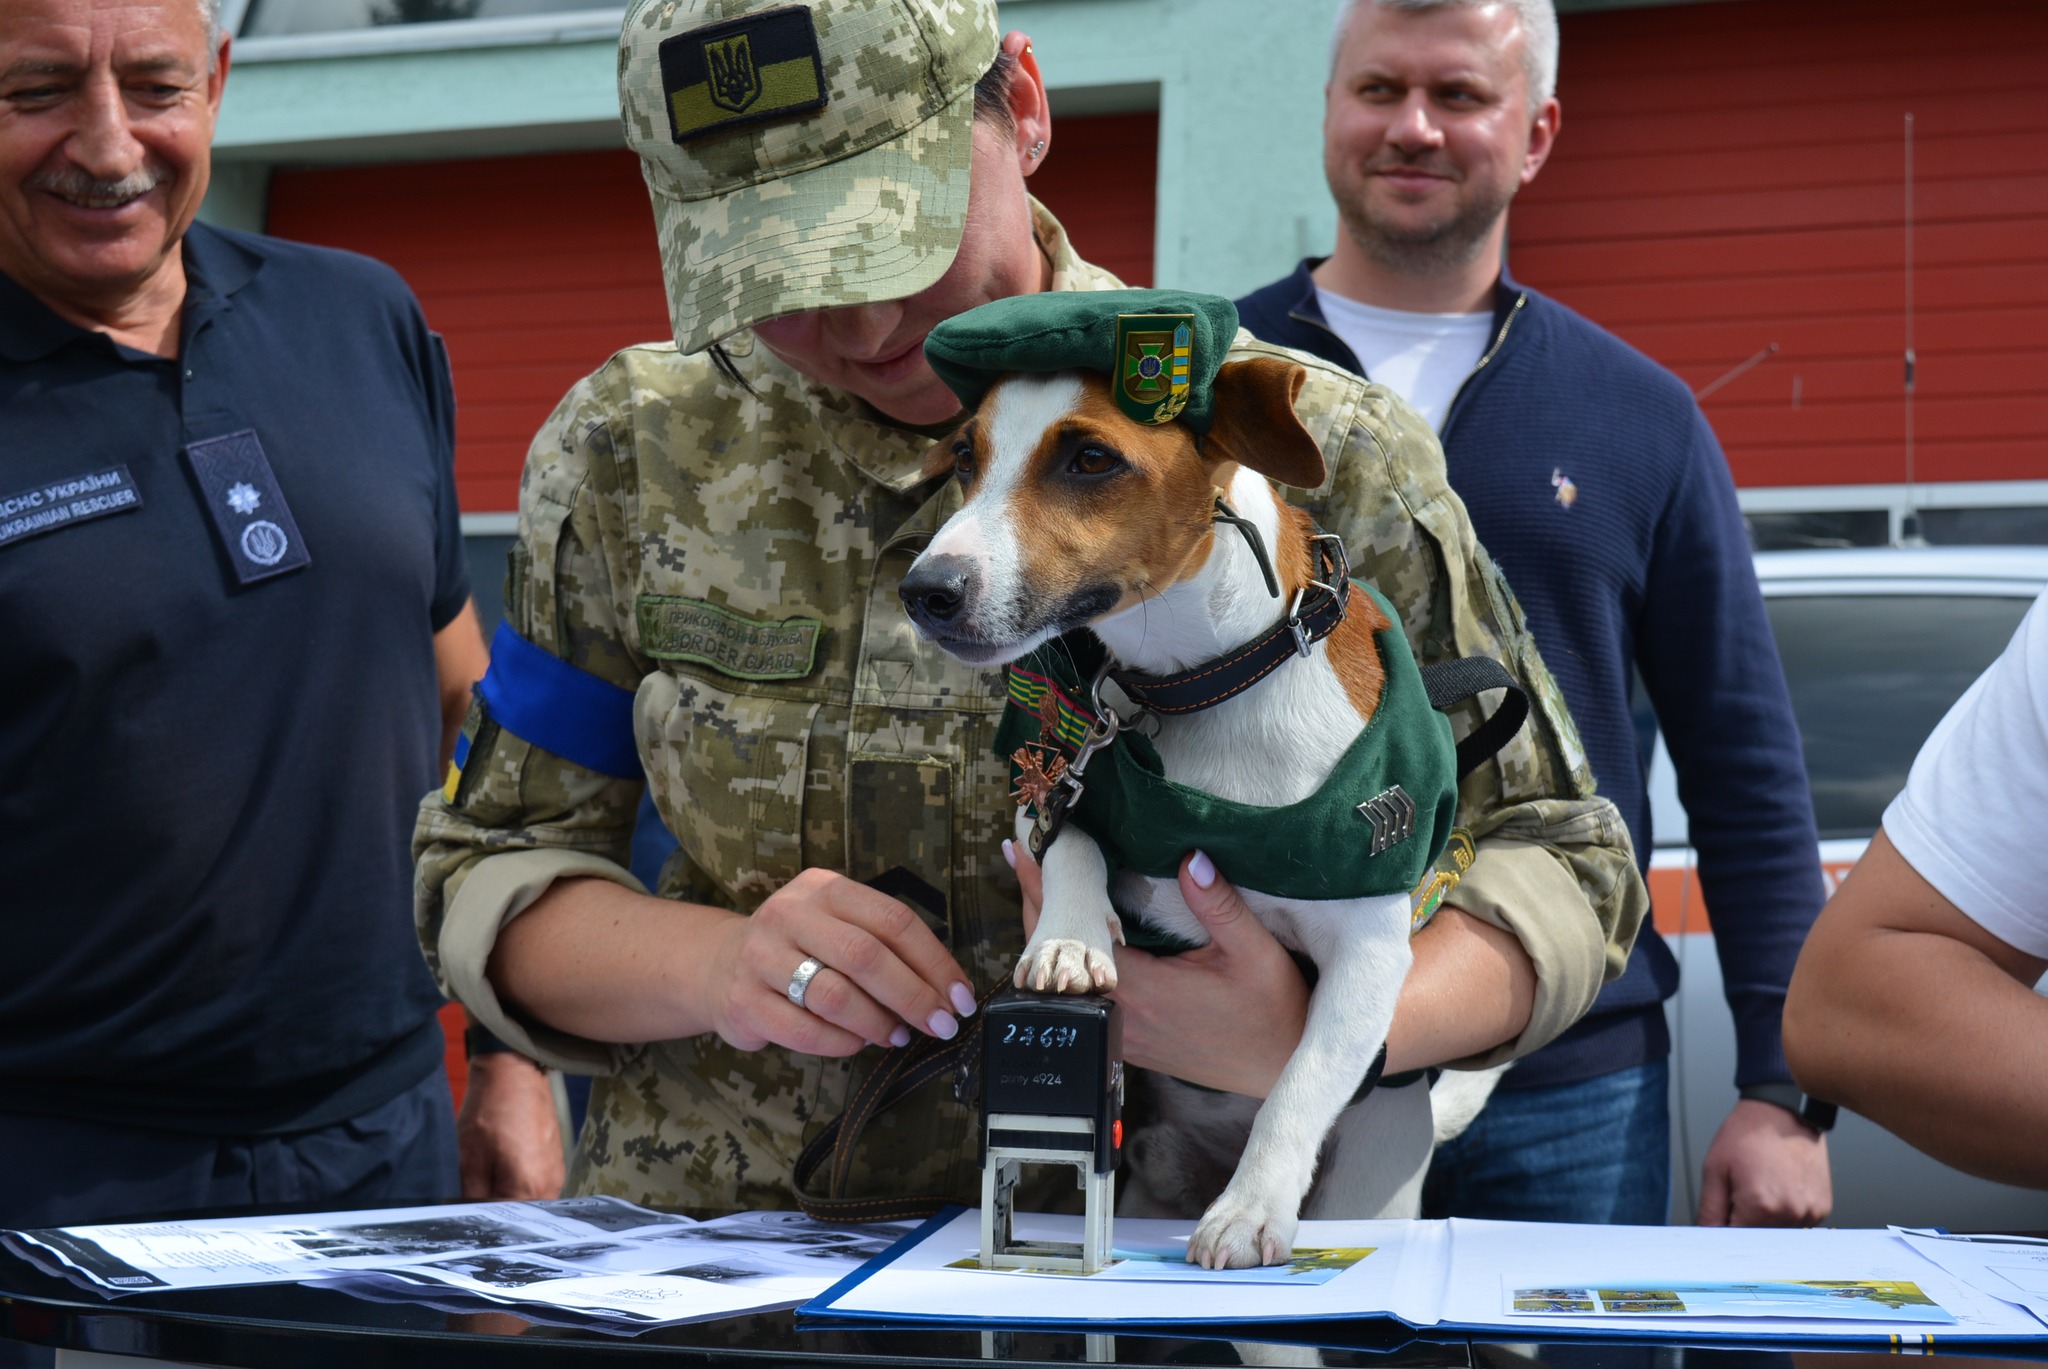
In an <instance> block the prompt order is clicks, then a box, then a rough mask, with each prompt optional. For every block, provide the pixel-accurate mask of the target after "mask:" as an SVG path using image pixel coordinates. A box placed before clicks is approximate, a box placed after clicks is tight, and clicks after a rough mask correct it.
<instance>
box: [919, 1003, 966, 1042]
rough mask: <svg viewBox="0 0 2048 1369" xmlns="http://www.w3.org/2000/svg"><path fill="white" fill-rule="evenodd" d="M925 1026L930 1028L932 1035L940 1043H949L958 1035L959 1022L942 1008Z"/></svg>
mask: <svg viewBox="0 0 2048 1369" xmlns="http://www.w3.org/2000/svg"><path fill="white" fill-rule="evenodd" d="M925 1025H926V1026H927V1027H930V1028H931V1032H932V1035H933V1036H936V1037H938V1038H939V1040H941V1041H951V1040H952V1039H953V1038H954V1037H956V1036H958V1035H959V1034H960V1020H959V1019H958V1018H956V1017H954V1016H953V1014H951V1013H949V1012H947V1011H945V1010H944V1009H943V1008H942V1009H940V1010H938V1011H937V1012H934V1013H933V1014H932V1016H931V1020H930V1021H929V1022H927V1023H925Z"/></svg>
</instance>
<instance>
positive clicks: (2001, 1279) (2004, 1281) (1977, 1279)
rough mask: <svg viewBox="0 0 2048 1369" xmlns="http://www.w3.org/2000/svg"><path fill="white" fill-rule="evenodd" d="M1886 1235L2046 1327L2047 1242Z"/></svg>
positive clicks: (1897, 1230) (1902, 1232)
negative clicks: (2040, 1321)
mask: <svg viewBox="0 0 2048 1369" xmlns="http://www.w3.org/2000/svg"><path fill="white" fill-rule="evenodd" d="M1892 1231H1893V1233H1894V1234H1896V1235H1897V1236H1898V1237H1899V1239H1901V1240H1903V1241H1904V1242H1906V1244H1907V1245H1910V1246H1911V1247H1913V1249H1914V1250H1916V1251H1918V1252H1920V1253H1921V1254H1922V1255H1925V1256H1926V1257H1927V1258H1928V1259H1930V1260H1932V1261H1934V1262H1935V1263H1936V1264H1938V1265H1940V1266H1941V1267H1942V1268H1943V1269H1946V1270H1947V1271H1948V1272H1949V1273H1951V1274H1953V1275H1955V1276H1956V1277H1957V1278H1959V1279H1962V1280H1963V1281H1965V1282H1966V1283H1969V1284H1971V1285H1972V1286H1974V1287H1976V1288H1978V1289H1981V1290H1982V1291H1983V1292H1986V1293H1989V1294H1990V1295H1991V1296H1993V1297H1995V1298H1999V1299H2001V1300H2003V1301H2005V1302H2009V1303H2011V1304H2013V1305H2014V1306H2015V1307H2024V1308H2026V1309H2027V1310H2028V1311H2030V1312H2032V1313H2033V1314H2034V1315H2035V1316H2037V1317H2039V1318H2041V1320H2042V1321H2043V1322H2048V1240H2041V1239H2040V1238H2038V1237H2027V1236H1977V1235H1970V1236H1958V1235H1954V1234H1952V1233H1950V1232H1946V1231H1920V1230H1910V1229H1908V1228H1906V1227H1899V1226H1895V1227H1893V1228H1892Z"/></svg>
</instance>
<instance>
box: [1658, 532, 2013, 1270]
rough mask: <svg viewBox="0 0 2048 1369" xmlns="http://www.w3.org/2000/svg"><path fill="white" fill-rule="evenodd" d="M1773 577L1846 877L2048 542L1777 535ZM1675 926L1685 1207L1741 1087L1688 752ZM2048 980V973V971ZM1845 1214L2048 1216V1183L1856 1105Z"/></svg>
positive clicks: (1681, 1198)
mask: <svg viewBox="0 0 2048 1369" xmlns="http://www.w3.org/2000/svg"><path fill="white" fill-rule="evenodd" d="M1756 570H1757V578H1758V580H1759V581H1760V582H1761V584H1762V586H1763V592H1764V603H1765V606H1766V607H1767V608H1768V609H1769V611H1770V618H1771V629H1772V631H1773V633H1774V634H1775V635H1776V637H1777V639H1778V653H1779V655H1780V657H1781V658H1782V659H1783V660H1784V664H1785V679H1786V682H1787V684H1788V685H1789V686H1790V688H1791V692H1792V709H1793V712H1794V713H1795V714H1796V715H1797V716H1798V719H1799V731H1800V736H1801V738H1802V740H1803V741H1804V743H1805V750H1806V769H1807V777H1808V781H1809V783H1810V784H1811V786H1812V788H1813V806H1814V815H1815V817H1816V818H1817V819H1818V822H1819V827H1820V857H1821V864H1822V868H1823V869H1824V870H1825V871H1826V877H1827V885H1828V889H1829V891H1830V892H1832V891H1833V889H1834V888H1835V886H1836V885H1837V884H1839V883H1840V882H1841V878H1842V876H1843V875H1845V874H1847V873H1848V870H1849V867H1850V866H1852V865H1854V864H1855V863H1856V859H1857V857H1859V856H1861V855H1862V854H1863V848H1864V847H1865V846H1866V845H1868V843H1869V841H1870V838H1871V836H1872V835H1873V834H1874V833H1875V832H1876V831H1877V828H1878V825H1879V822H1880V820H1881V819H1882V817H1883V815H1884V809H1885V806H1886V805H1887V804H1888V803H1890V802H1891V800H1892V798H1893V797H1894V796H1895V795H1896V794H1897V793H1898V792H1899V790H1900V789H1901V788H1902V787H1903V786H1904V785H1905V781H1906V771H1907V769H1908V767H1910V766H1911V764H1912V761H1913V757H1914V755H1915V754H1916V753H1917V752H1918V751H1919V749H1920V744H1921V743H1922V742H1923V741H1925V740H1926V738H1927V734H1928V733H1929V732H1931V731H1932V730H1933V729H1934V725H1935V724H1936V723H1937V722H1939V721H1940V720H1941V717H1942V715H1943V714H1945V713H1947V712H1948V709H1949V706H1950V705H1951V704H1953V703H1954V702H1955V701H1956V699H1957V698H1958V697H1960V696H1961V694H1962V692H1963V690H1964V689H1966V688H1968V687H1969V684H1970V682H1971V681H1972V680H1975V679H1976V678H1977V676H1978V675H1979V674H1981V673H1982V672H1983V670H1984V668H1985V667H1986V666H1988V665H1990V664H1991V662H1992V661H1993V660H1994V659H1995V658H1996V657H1997V656H1998V654H1999V652H2000V651H2002V650H2004V648H2005V644H2006V642H2007V641H2008V640H2009V639H2010V638H2011V637H2012V634H2013V632H2014V631H2015V630H2016V629H2017V628H2018V627H2019V623H2020V619H2021V618H2022V617H2023V616H2025V614H2026V611H2027V609H2028V607H2029V606H2030V605H2031V604H2032V603H2033V601H2034V600H2035V598H2036V597H2038V596H2039V595H2040V594H2041V592H2042V591H2043V590H2044V589H2048V547H1905V548H1882V549H1861V548H1856V549H1841V550H1824V551H1770V552H1760V553H1758V554H1757V558H1756ZM1649 789H1650V810H1651V823H1652V825H1653V830H1654V832H1655V838H1656V849H1655V851H1654V852H1653V854H1652V856H1651V861H1650V894H1651V899H1652V902H1653V903H1654V905H1655V909H1656V919H1657V928H1658V930H1659V931H1661V932H1663V933H1664V935H1665V936H1666V937H1667V938H1669V939H1670V942H1671V949H1672V951H1673V952H1674V953H1675V954H1676V955H1677V957H1678V962H1679V967H1680V970H1681V975H1682V977H1681V979H1680V982H1679V991H1678V994H1677V996H1676V997H1674V998H1673V999H1672V1000H1671V1001H1670V1002H1669V1003H1667V1004H1666V1005H1665V1009H1666V1012H1667V1013H1668V1014H1669V1016H1670V1020H1671V1039H1672V1043H1673V1046H1672V1061H1671V1065H1672V1069H1671V1120H1672V1136H1671V1156H1672V1167H1673V1170H1674V1173H1675V1176H1676V1178H1675V1183H1674V1186H1673V1187H1674V1191H1673V1194H1672V1206H1671V1215H1672V1220H1673V1221H1680V1222H1690V1221H1692V1220H1693V1216H1694V1214H1695V1213H1696V1212H1697V1211H1698V1210H1699V1181H1700V1174H1699V1170H1700V1164H1701V1162H1702V1161H1703V1160H1704V1159H1705V1157H1706V1152H1707V1146H1708V1144H1709V1143H1710V1142H1711V1141H1712V1140H1713V1138H1714V1132H1715V1130H1716V1129H1717V1128H1719V1127H1720V1125H1721V1122H1722V1121H1723V1119H1725V1118H1726V1117H1727V1115H1728V1111H1729V1109H1730V1108H1732V1107H1733V1106H1734V1105H1735V1028H1734V1024H1733V1022H1732V1021H1731V1020H1730V1017H1729V1014H1728V1006H1727V1001H1726V999H1724V998H1723V997H1722V994H1721V965H1720V961H1719V960H1718V959H1717V958H1716V957H1715V954H1714V944H1713V942H1714V934H1713V926H1712V922H1711V919H1710V917H1709V914H1708V910H1707V907H1706V905H1705V902H1704V900H1703V899H1702V897H1701V894H1700V886H1699V881H1698V878H1697V877H1696V875H1695V874H1694V864H1695V857H1694V852H1693V850H1692V848H1691V846H1690V845H1688V844H1687V840H1686V819H1685V809H1684V807H1683V806H1682V805H1681V804H1680V803H1679V801H1678V787H1677V783H1676V777H1675V775H1674V773H1673V770H1672V767H1671V758H1670V756H1669V755H1667V754H1666V753H1665V750H1664V746H1663V742H1662V741H1661V739H1660V740H1659V741H1658V743H1657V746H1656V751H1655V755H1654V758H1653V760H1652V763H1651V768H1650V781H1649ZM2044 983H2048V981H2044ZM1828 1150H1829V1158H1830V1160H1831V1161H1832V1164H1833V1168H1834V1186H1835V1210H1834V1215H1833V1216H1832V1217H1831V1218H1829V1224H1830V1225H1834V1226H1880V1225H1884V1224H1886V1223H1891V1222H1896V1223H1900V1224H1903V1225H1909V1226H1946V1227H1950V1228H1952V1229H1954V1230H1959V1231H1961V1230H1971V1229H1976V1230H2029V1229H2032V1230H2041V1229H2048V1193H2043V1192H2035V1191H2031V1190H2027V1189H2018V1188H2012V1187H2009V1186H2007V1185H2004V1184H1995V1183H1991V1182H1989V1181H1988V1180H1983V1179H1975V1178H1971V1177H1970V1176H1968V1175H1965V1174H1962V1173H1960V1172H1958V1171H1956V1170H1953V1169H1950V1168H1949V1167H1948V1166H1946V1165H1943V1164H1940V1163H1937V1162H1936V1161H1934V1160H1931V1159H1928V1158H1927V1157H1926V1156H1924V1155H1921V1154H1920V1153H1918V1152H1917V1151H1915V1150H1913V1149H1912V1148H1911V1147H1909V1146H1907V1145H1906V1143H1905V1142H1903V1141H1901V1140H1899V1139H1898V1138H1896V1137H1894V1136H1892V1135H1891V1134H1890V1133H1889V1132H1886V1131H1883V1130H1882V1129H1880V1128H1879V1127H1877V1126H1876V1125H1874V1124H1873V1123H1870V1122H1867V1121H1865V1120H1864V1119H1863V1118H1861V1117H1857V1116H1855V1115H1853V1114H1851V1113H1849V1112H1847V1111H1844V1112H1843V1113H1842V1116H1841V1121H1840V1123H1839V1124H1838V1125H1837V1126H1836V1127H1835V1130H1834V1131H1833V1132H1832V1133H1830V1135H1829V1137H1828Z"/></svg>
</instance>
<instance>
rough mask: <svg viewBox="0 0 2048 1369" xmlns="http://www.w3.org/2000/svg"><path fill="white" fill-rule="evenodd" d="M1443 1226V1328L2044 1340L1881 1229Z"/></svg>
mask: <svg viewBox="0 0 2048 1369" xmlns="http://www.w3.org/2000/svg"><path fill="white" fill-rule="evenodd" d="M1445 1225H1446V1227H1447V1228H1448V1230H1449V1238H1450V1239H1449V1246H1450V1249H1449V1261H1448V1269H1449V1271H1450V1274H1449V1277H1448V1278H1446V1279H1445V1281H1444V1282H1443V1284H1442V1286H1441V1290H1440V1300H1439V1302H1438V1305H1437V1307H1436V1308H1435V1309H1434V1311H1435V1314H1436V1318H1437V1324H1440V1325H1444V1326H1456V1327H1470V1328H1475V1329H1479V1328H1483V1329H1486V1330H1502V1331H1507V1330H1516V1329H1527V1330H1529V1331H1530V1333H1531V1334H1537V1333H1538V1328H1540V1332H1541V1334H1543V1335H1546V1336H1553V1335H1560V1334H1564V1335H1580V1334H1609V1335H1630V1336H1642V1335H1645V1334H1648V1335H1669V1334H1673V1333H1674V1330H1675V1328H1678V1327H1684V1328H1685V1329H1686V1333H1687V1334H1688V1335H1697V1334H1700V1333H1701V1332H1705V1333H1708V1334H1711V1335H1714V1336H1717V1337H1718V1336H1731V1337H1741V1338H1747V1339H1783V1338H1817V1339H1860V1338H1866V1337H1874V1336H1883V1337H1886V1338H1887V1339H1888V1338H1889V1337H1890V1336H1892V1335H1898V1336H1899V1337H1900V1338H1901V1339H1902V1340H1906V1341H1911V1342H1914V1343H1918V1342H1919V1341H1920V1340H1922V1339H1923V1338H1925V1337H1929V1336H1931V1337H1933V1338H1934V1340H1935V1342H1936V1343H1941V1342H1944V1341H1947V1340H1950V1339H1953V1338H1957V1337H1965V1338H1975V1339H2029V1338H2042V1337H2048V1325H2044V1324H2042V1323H2041V1322H2039V1321H2037V1320H2036V1319H2034V1318H2033V1317H2031V1316H2029V1315H2027V1314H2025V1313H2023V1312H2021V1311H2019V1309H2017V1308H2014V1307H2011V1306H2009V1305H2007V1304H2004V1303H2001V1302H2000V1301H1999V1300H1997V1299H1995V1298H1992V1297H1988V1296H1986V1295H1985V1294H1984V1293H1982V1292H1980V1291H1978V1290H1977V1289H1975V1288H1973V1287H1971V1286H1970V1285H1969V1283H1968V1282H1966V1281H1965V1280H1962V1279H1958V1278H1956V1277H1954V1276H1953V1275H1951V1274H1950V1273H1948V1272H1947V1271H1945V1270H1943V1269H1941V1268H1939V1267H1938V1266H1936V1265H1934V1264H1932V1263H1930V1262H1929V1261H1927V1260H1925V1259H1922V1258H1921V1257H1920V1256H1919V1255H1918V1254H1916V1253H1915V1252H1914V1251H1913V1249H1912V1248H1911V1247H1910V1246H1909V1245H1907V1244H1906V1242H1904V1241H1902V1240H1900V1239H1899V1238H1898V1237H1896V1236H1894V1235H1893V1234H1892V1233H1890V1232H1888V1231H1882V1230H1867V1229H1865V1230H1855V1229H1847V1230H1830V1229H1826V1228H1819V1229H1813V1230H1790V1231H1787V1230H1754V1229H1747V1230H1740V1229H1733V1228H1727V1227H1720V1228H1712V1227H1686V1226H1672V1227H1644V1226H1567V1225H1557V1224H1550V1223H1524V1222H1482V1221H1462V1220H1460V1221H1451V1222H1447V1223H1445ZM1525 1294H1526V1295H1527V1296H1523V1295H1525ZM1587 1302H1591V1303H1593V1304H1594V1306H1593V1307H1591V1308H1587V1307H1585V1306H1584V1305H1583V1304H1585V1303H1587ZM1560 1304H1562V1305H1560ZM1574 1304H1576V1305H1574Z"/></svg>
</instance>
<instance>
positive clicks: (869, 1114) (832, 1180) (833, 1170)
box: [790, 983, 1003, 1222]
mask: <svg viewBox="0 0 2048 1369" xmlns="http://www.w3.org/2000/svg"><path fill="white" fill-rule="evenodd" d="M1002 987H1003V986H1002V984H1001V983H997V984H996V985H995V986H994V987H992V988H991V989H989V991H988V992H987V993H985V994H983V995H982V996H981V998H980V999H979V1000H978V1008H977V1011H976V1012H975V1014H974V1016H973V1017H971V1018H969V1019H968V1020H967V1021H966V1022H964V1023H962V1024H961V1030H960V1034H959V1035H958V1036H956V1037H954V1038H953V1039H952V1040H951V1041H941V1040H939V1039H938V1038H937V1037H936V1036H920V1037H918V1038H917V1039H916V1040H914V1041H912V1042H911V1043H910V1044H909V1045H908V1046H905V1047H903V1048H902V1049H901V1050H895V1051H890V1052H889V1053H888V1054H886V1055H885V1056H883V1058H882V1061H881V1063H880V1064H878V1065H877V1066H875V1069H874V1072H873V1073H871V1074H870V1075H868V1077H867V1078H866V1079H863V1080H862V1081H861V1085H860V1087H859V1088H858V1089H856V1090H855V1091H854V1095H853V1099H852V1101H851V1102H849V1103H848V1104H847V1105H846V1110H845V1111H844V1112H842V1113H840V1114H839V1115H838V1116H837V1117H834V1118H833V1119H832V1120H831V1121H829V1122H827V1123H826V1124H825V1126H824V1128H823V1129H822V1130H821V1131H819V1133H818V1134H817V1135H816V1136H814V1137H812V1138H811V1142H810V1144H809V1145H807V1146H805V1147H804V1148H803V1153H802V1154H800V1155H798V1156H797V1161H796V1167H795V1169H794V1170H792V1171H791V1173H790V1187H791V1188H793V1189H794V1190H795V1192H796V1205H797V1207H798V1208H799V1209H800V1210H801V1211H802V1212H803V1214H804V1215H805V1216H806V1217H812V1218H816V1219H817V1220H818V1221H821V1222H902V1221H912V1220H915V1219H918V1218H923V1217H929V1216H931V1215H932V1214H933V1213H935V1212H937V1211H938V1210H939V1209H940V1208H942V1207H946V1206H949V1205H951V1204H954V1203H956V1202H958V1201H959V1200H958V1198H957V1197H954V1196H951V1195H948V1194H938V1193H920V1194H906V1195H900V1196H891V1197H885V1198H849V1197H847V1196H846V1180H847V1176H848V1175H849V1174H850V1173H851V1172H852V1170H853V1156H854V1152H855V1150H856V1149H858V1147H859V1145H860V1138H861V1134H862V1133H863V1132H865V1131H866V1130H867V1128H868V1123H870V1122H872V1121H874V1119H875V1116H876V1114H878V1113H880V1112H882V1111H883V1110H884V1109H886V1108H889V1107H892V1106H894V1105H895V1104H896V1103H897V1102H898V1101H900V1100H901V1099H903V1098H905V1097H907V1096H909V1095H910V1094H912V1093H914V1092H916V1091H917V1090H918V1089H921V1088H923V1087H924V1086H925V1085H926V1084H929V1083H931V1082H932V1081H933V1080H935V1079H940V1078H943V1077H945V1076H946V1075H947V1074H953V1075H955V1076H956V1077H957V1079H958V1081H959V1082H958V1083H957V1084H956V1085H955V1087H954V1094H955V1096H956V1097H958V1096H959V1095H960V1094H961V1093H962V1092H968V1093H971V1092H972V1087H971V1081H972V1079H973V1077H974V1071H975V1062H976V1060H977V1059H978V1058H979V1055H980V1050H981V1024H982V1022H983V1020H984V1018H985V1017H986V1013H985V1012H984V1011H982V1010H984V1009H986V1008H987V1007H988V1005H989V1002H990V1001H991V1000H992V999H994V998H995V996H996V994H997V993H999V992H1000V991H1001V990H1002ZM961 1101H962V1102H965V1101H967V1100H966V1099H965V1098H962V1099H961ZM828 1162H829V1163H828ZM820 1169H825V1170H826V1171H827V1174H826V1179H825V1191H824V1192H823V1193H822V1194H817V1193H812V1192H810V1191H809V1190H810V1188H811V1180H812V1179H813V1178H814V1177H816V1175H817V1173H818V1171H819V1170H820Z"/></svg>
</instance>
